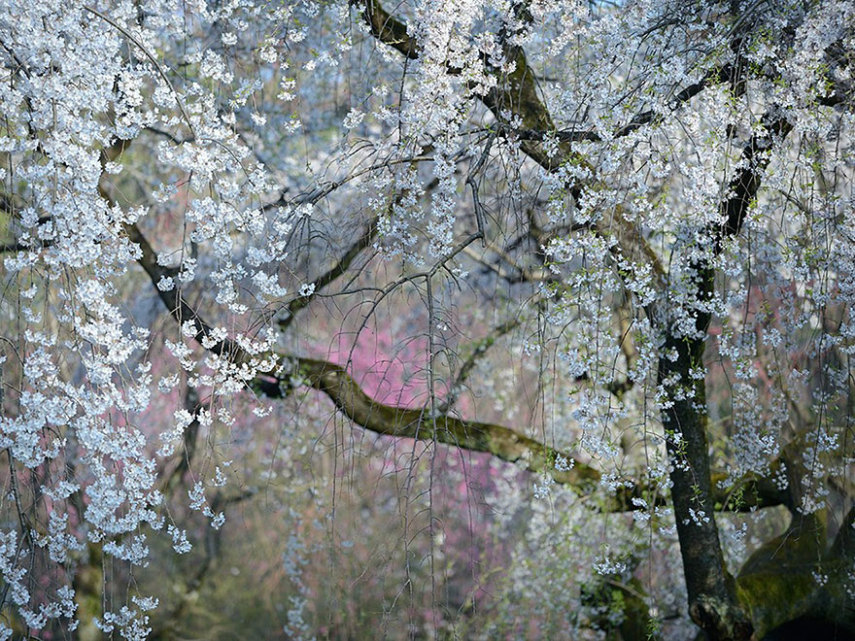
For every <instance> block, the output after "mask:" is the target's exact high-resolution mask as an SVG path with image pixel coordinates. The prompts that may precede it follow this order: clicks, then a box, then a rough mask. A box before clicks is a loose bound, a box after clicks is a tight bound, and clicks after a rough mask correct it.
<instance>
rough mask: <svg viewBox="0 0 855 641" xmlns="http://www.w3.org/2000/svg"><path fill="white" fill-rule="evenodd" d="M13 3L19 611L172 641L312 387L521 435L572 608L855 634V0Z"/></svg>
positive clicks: (517, 487)
mask: <svg viewBox="0 0 855 641" xmlns="http://www.w3.org/2000/svg"><path fill="white" fill-rule="evenodd" d="M0 6H2V11H0V59H2V70H0V74H2V78H0V80H2V82H0V110H2V120H0V154H2V167H0V181H2V188H0V209H2V214H0V215H2V221H3V228H4V235H5V236H4V239H3V246H2V253H3V259H4V262H3V270H4V271H3V296H2V299H0V309H2V321H0V346H2V354H3V356H2V360H0V367H2V373H0V375H1V376H2V387H0V393H2V419H0V445H2V448H3V452H2V460H3V472H2V481H3V490H4V494H3V499H2V502H0V512H2V519H0V576H2V592H0V608H2V612H3V615H4V618H3V620H4V623H3V628H2V629H3V635H2V638H11V637H13V636H14V637H15V638H27V635H28V634H34V635H35V634H39V633H40V632H42V631H53V632H52V633H53V634H59V633H60V632H61V633H62V634H66V635H77V636H78V637H79V638H81V639H94V638H99V636H100V635H102V634H106V635H114V636H115V635H121V636H122V637H123V638H127V639H144V638H147V637H149V636H150V635H151V636H154V637H163V638H169V634H170V628H169V626H168V625H167V624H164V623H159V621H164V620H166V619H164V618H163V617H164V616H166V618H167V619H168V615H169V616H177V615H178V614H180V611H181V609H182V608H183V607H185V604H186V602H187V599H189V598H190V597H189V595H190V594H191V593H192V592H193V591H194V590H195V589H196V588H197V587H198V585H199V584H200V582H201V581H203V580H204V577H205V574H206V572H207V571H208V569H209V567H210V566H211V563H212V562H213V558H214V556H215V555H216V550H217V547H218V543H217V541H218V540H219V539H218V537H219V536H220V534H219V533H220V532H221V528H225V529H228V528H229V527H231V525H230V524H229V522H228V519H227V514H228V510H229V509H230V506H234V505H236V504H239V503H240V502H242V501H246V500H252V496H253V495H254V493H255V492H256V490H255V489H254V488H257V486H258V483H259V481H258V480H257V479H253V478H251V477H252V475H253V474H255V473H257V472H258V471H259V470H260V469H262V468H263V464H261V463H259V465H258V466H256V467H255V468H252V467H250V466H246V467H244V468H241V470H242V471H241V472H240V473H238V472H237V471H236V470H237V469H238V467H239V466H240V464H239V463H236V462H235V459H234V455H233V454H230V453H229V448H230V447H232V446H233V445H234V444H235V443H236V442H248V443H251V445H252V448H249V450H250V451H257V452H262V451H265V452H266V453H265V454H264V455H263V456H261V455H259V458H258V460H259V461H261V460H262V459H263V460H264V461H268V464H269V461H272V460H274V459H276V458H277V456H278V457H279V460H280V461H281V460H283V456H284V454H283V453H282V452H281V451H279V450H278V449H277V448H278V441H277V445H276V446H274V447H271V438H272V437H271V434H270V432H269V431H267V430H266V429H261V428H260V427H259V426H260V425H262V424H263V425H269V424H270V422H271V421H274V422H276V423H277V424H286V425H288V427H287V429H288V430H291V429H292V428H291V427H290V426H291V425H298V424H300V421H301V420H303V418H301V416H302V413H303V412H310V411H311V412H313V413H314V414H318V415H323V414H326V415H327V416H332V415H336V416H338V417H340V418H342V419H343V420H344V423H340V424H337V426H336V427H335V443H336V452H337V453H339V452H340V451H341V450H340V449H339V448H340V447H341V448H343V444H344V443H346V442H347V439H348V438H354V437H353V436H352V435H353V434H360V433H362V434H371V435H375V436H376V438H378V439H380V438H382V439H385V442H391V443H395V444H396V447H397V446H402V447H403V449H402V450H400V451H401V452H403V451H407V452H409V454H410V460H411V461H412V463H411V464H410V467H409V468H408V469H409V470H410V473H409V476H408V478H410V479H411V480H412V479H414V478H415V475H416V471H415V470H416V468H417V467H418V466H419V465H420V464H421V463H424V461H425V460H427V463H424V465H423V467H426V468H428V469H427V470H426V471H425V470H423V472H424V473H425V474H427V477H428V485H427V489H426V490H425V492H424V495H423V497H422V494H418V496H420V497H422V498H419V499H418V500H420V501H421V500H424V501H426V504H425V505H426V507H425V510H427V511H428V512H429V513H430V510H432V509H433V507H432V506H433V505H434V504H433V499H434V496H435V495H434V491H435V490H436V488H437V487H438V484H440V483H441V480H440V479H441V478H442V476H443V475H444V474H448V473H449V472H447V470H446V469H445V467H444V465H445V463H443V461H445V460H446V459H447V458H448V453H449V452H457V453H467V455H468V454H469V453H481V456H480V458H477V459H466V460H477V461H480V463H479V464H485V463H484V461H487V463H486V464H487V465H490V466H492V467H491V468H490V469H493V470H496V469H505V470H507V471H508V474H509V476H507V477H506V478H505V481H507V480H508V479H511V480H512V482H511V483H508V482H502V483H498V482H496V483H493V484H492V485H490V487H489V488H488V489H492V490H494V492H495V493H494V495H491V496H490V497H489V498H488V499H487V500H488V501H490V502H492V504H493V505H494V506H500V505H504V506H505V507H507V506H509V505H513V506H514V507H513V508H508V510H507V511H506V513H512V512H513V510H514V509H519V508H520V506H526V507H525V509H526V510H528V512H527V514H528V515H529V518H528V520H527V525H526V527H525V528H523V529H524V530H525V532H524V533H523V534H524V539H525V542H523V543H520V547H519V548H518V552H519V554H518V555H517V556H515V560H514V561H513V562H512V565H511V566H510V567H509V568H507V576H508V577H509V583H508V584H507V586H506V588H502V589H506V591H507V592H506V594H507V595H509V596H508V601H507V602H508V603H513V602H514V600H516V601H517V602H520V601H521V600H524V599H533V600H538V599H539V600H540V603H541V606H539V607H542V608H543V611H544V615H543V616H544V617H552V620H555V621H557V622H560V626H575V630H574V631H573V633H572V634H570V632H568V631H567V629H566V628H564V634H567V635H569V636H574V637H582V636H584V635H586V634H588V635H593V636H596V635H598V634H599V635H606V634H608V635H612V636H611V637H610V638H616V637H615V636H614V635H620V638H624V639H643V638H648V637H651V636H652V637H656V636H659V635H665V636H667V635H668V634H669V628H668V624H667V621H666V619H667V618H668V616H670V613H671V612H672V611H674V612H675V613H676V614H674V616H676V617H683V619H682V621H683V622H684V623H685V624H686V626H689V625H691V626H694V630H695V631H697V630H698V629H700V630H701V631H702V633H703V634H705V635H706V638H709V639H714V640H725V639H733V640H747V639H762V638H764V637H766V636H767V634H769V633H770V632H773V631H775V630H779V631H780V630H784V631H786V630H787V629H793V626H798V625H800V624H801V623H802V622H804V621H813V622H821V623H822V624H823V625H826V626H828V628H829V629H833V630H837V631H838V633H839V634H843V633H844V632H845V633H847V634H852V633H853V632H855V607H853V602H854V601H855V561H853V559H855V507H853V482H852V471H853V463H854V462H855V461H853V451H855V450H853V438H855V433H853V416H855V389H853V384H855V379H853V371H852V363H851V361H850V355H851V354H852V353H853V350H855V324H853V319H852V318H851V312H850V309H851V308H852V307H853V304H855V300H853V299H855V271H853V270H855V214H853V203H855V200H853V198H855V195H853V182H852V178H853V176H852V173H853V163H855V156H853V146H852V140H853V126H855V118H853V106H855V103H853V93H852V92H853V85H852V78H853V75H852V74H853V65H855V60H853V53H852V52H853V51H855V3H853V2H851V1H850V0H826V1H823V2H819V1H818V0H812V1H811V0H808V1H803V0H802V1H798V2H796V1H795V0H730V1H729V2H723V1H722V2H714V1H713V0H697V1H694V0H668V1H665V2H660V1H651V0H636V1H627V2H615V3H607V2H582V1H580V0H560V1H559V0H551V1H549V2H542V1H535V0H517V1H513V0H444V1H442V2H439V1H437V0H405V1H403V2H399V3H390V2H381V1H380V0H351V1H350V2H339V1H337V0H334V1H330V2H315V1H312V0H301V1H299V2H298V1H294V2H259V1H257V0H228V1H225V0H224V1H217V2H213V1H211V2H205V1H202V0H182V1H181V2H173V1H172V0H136V1H133V2H132V1H130V0H95V1H93V2H90V3H80V2H66V1H65V0H38V1H37V2H32V1H22V0H0ZM330 319H334V321H333V322H331V321H330ZM372 336H373V338H371V337H372ZM372 340H373V341H374V343H373V345H374V349H373V351H372V349H371V348H370V347H366V346H367V345H370V344H372V343H371V341H372ZM366 341H368V342H366ZM384 341H385V342H384ZM380 343H382V344H383V347H382V349H381V348H378V347H377V346H378V345H380ZM390 363H392V364H394V367H393V368H392V369H395V368H399V369H398V370H395V372H394V373H391V370H390V367H389V366H390ZM395 363H397V364H395ZM318 404H320V405H318ZM310 406H311V407H312V408H314V409H311V410H310V409H309V407H310ZM238 408H242V409H238ZM164 417H166V418H164ZM314 420H322V419H321V418H318V417H316V418H315V419H314ZM265 421H266V422H265ZM340 427H342V428H346V429H339V428H340ZM283 429H286V428H283ZM345 432H347V434H350V435H351V436H345ZM287 434H288V435H289V436H287V437H286V439H293V442H297V439H299V436H298V435H297V434H296V432H292V431H288V432H287ZM265 448H268V449H269V450H270V451H269V452H268V451H266V450H265ZM474 455H475V454H473V456H474ZM265 457H266V458H265ZM425 457H427V459H425ZM285 460H287V458H286V459H285ZM461 460H462V459H461ZM419 461H421V463H419ZM293 467H294V469H293V470H292V471H293V474H292V477H291V478H293V482H294V483H297V482H298V481H299V479H300V477H301V475H308V474H314V471H313V470H311V469H303V468H300V467H299V466H297V465H296V463H295V464H294V466H293ZM522 470H524V471H525V473H523V472H522ZM333 474H334V472H333ZM464 476H465V475H464ZM488 485H489V484H488ZM413 487H414V485H413V484H411V483H410V482H409V481H408V482H407V484H406V487H405V488H404V491H405V492H406V491H407V490H408V489H409V490H413ZM416 494H417V493H416V492H415V491H414V490H413V494H412V496H416ZM409 495H410V494H408V496H409ZM436 496H439V493H437V494H436ZM424 497H426V498H424ZM414 500H415V499H414ZM437 500H438V499H437ZM286 508H287V506H286V505H284V504H283V509H286ZM502 510H504V508H502V509H499V508H498V507H496V512H497V514H499V513H504V512H503V511H502ZM405 512H406V510H405ZM194 514H195V515H197V517H202V518H204V519H205V521H206V524H205V526H204V527H203V528H202V530H204V532H205V533H206V534H204V535H202V538H205V537H207V538H205V540H206V541H207V543H205V544H204V546H203V547H204V548H205V550H206V551H207V553H206V556H205V560H204V561H203V562H202V563H201V564H199V565H198V566H197V567H196V568H195V569H194V570H193V571H192V573H190V574H188V575H187V576H186V577H184V582H183V583H182V585H183V587H182V591H183V592H182V594H184V595H185V596H186V597H187V599H184V598H183V597H182V599H183V600H182V599H179V600H178V601H177V602H176V605H175V606H174V607H173V608H172V610H171V612H167V613H164V608H163V607H158V603H157V600H156V599H155V598H153V596H152V595H151V594H146V593H145V591H143V590H139V589H137V587H138V585H137V583H136V580H135V579H134V577H135V576H136V574H134V572H141V573H143V574H141V575H140V576H143V575H144V569H145V567H146V565H147V564H148V563H149V562H150V560H151V558H152V555H153V552H152V549H153V546H160V547H162V546H161V545H160V543H158V542H159V541H167V542H168V543H169V544H170V545H171V546H172V549H173V550H174V553H175V554H178V555H180V554H185V553H188V552H190V550H191V549H192V547H193V540H196V539H198V538H199V537H197V536H195V535H194V532H193V531H192V530H193V528H194V527H197V526H193V525H191V524H192V523H193V522H194V521H193V518H194V517H193V515H194ZM769 514H773V515H776V516H774V517H767V516H764V515H769ZM763 519H766V521H765V523H767V526H761V525H758V524H759V523H761V522H764V521H763ZM776 519H777V521H776ZM439 521H440V519H435V518H433V517H430V518H428V521H427V525H426V526H425V527H426V530H427V531H428V534H429V539H430V544H429V549H428V551H427V558H428V560H429V562H428V564H427V566H426V567H429V568H430V569H431V571H430V572H429V573H428V574H429V575H430V576H436V572H435V571H434V570H435V565H434V564H435V562H436V559H437V558H438V556H439V555H441V553H442V548H443V546H448V545H450V543H448V542H446V543H436V541H438V540H440V539H441V538H443V537H444V536H445V533H444V532H443V530H442V525H441V524H440V523H439ZM779 521H780V523H781V525H780V527H778V528H777V529H775V527H774V526H775V523H777V522H779ZM196 522H197V523H198V520H197V521H196ZM595 523H596V524H598V525H597V526H592V525H591V524H595ZM599 526H601V527H602V528H603V529H604V531H605V532H607V533H608V534H607V536H604V537H597V536H592V535H591V533H590V532H589V531H586V528H590V527H599ZM234 527H240V526H239V525H235V526H234ZM366 527H367V526H366ZM188 530H191V531H189V532H188ZM350 546H352V542H351V543H350V544H349V545H347V546H344V547H343V548H342V549H341V550H340V551H339V552H340V553H342V554H346V549H348V548H349V547H350ZM160 547H158V549H160ZM306 554H307V553H306V551H305V549H303V548H301V544H300V543H299V540H298V539H297V538H293V539H292V540H291V542H289V545H288V553H287V554H286V555H285V558H284V562H285V564H286V566H288V567H290V568H291V571H292V575H293V576H295V577H297V579H299V577H300V576H301V570H300V567H301V564H303V563H304V562H305V557H306ZM669 568H672V569H673V572H671V571H670V569H669ZM408 576H409V575H408ZM122 581H124V583H122ZM299 581H300V585H301V586H303V588H302V589H303V592H301V594H302V595H303V596H302V597H301V599H302V600H300V599H297V600H296V601H295V606H294V608H292V612H291V614H292V615H293V616H290V618H289V624H288V626H286V633H287V634H289V635H290V636H293V637H295V638H296V637H298V636H305V637H311V636H313V635H320V634H322V633H320V632H318V631H312V630H311V629H310V626H309V625H308V624H307V623H306V622H305V621H303V620H302V619H301V618H300V608H301V607H303V605H305V603H306V602H307V601H308V599H309V598H310V596H311V595H310V594H309V591H310V590H309V588H308V587H307V586H308V582H307V580H306V581H304V580H303V579H299ZM121 585H124V586H125V587H118V586H121ZM128 585H131V586H133V589H129V588H128V587H127V586H128ZM549 586H552V587H549ZM556 586H557V587H556ZM675 603H676V605H673V604H675ZM521 616H522V618H527V616H526V615H523V614H522V613H519V612H516V613H515V612H514V611H513V608H512V607H511V608H505V609H502V608H499V607H498V606H497V607H496V608H494V609H493V610H490V609H489V608H487V610H486V614H485V615H484V616H483V617H482V618H480V619H477V622H478V625H479V626H482V627H481V629H480V630H475V631H472V634H473V636H476V635H477V634H483V635H490V634H493V633H495V634H496V636H498V635H500V634H501V631H502V630H506V631H507V630H516V631H515V632H514V633H513V634H514V635H516V636H525V635H526V634H530V635H535V634H536V633H534V632H531V631H530V630H526V629H523V628H519V627H516V628H514V627H513V626H514V625H517V623H515V622H518V620H519V618H520V617H521ZM686 616H688V617H689V619H690V621H691V624H689V622H688V621H689V619H686V618H685V617H686ZM158 617H161V618H160V619H159V618H158ZM474 620H476V619H473V621H474ZM491 626H493V627H491ZM502 626H506V627H502ZM788 626H789V627H788ZM679 630H681V631H682V632H683V633H685V630H686V627H685V626H684V627H683V628H680V629H679ZM58 631H59V632H58ZM778 633H781V632H778ZM561 634H562V632H561V631H560V630H556V631H555V632H554V636H561ZM674 634H676V632H674ZM44 638H46V637H44ZM54 638H58V637H54ZM115 638H118V637H115Z"/></svg>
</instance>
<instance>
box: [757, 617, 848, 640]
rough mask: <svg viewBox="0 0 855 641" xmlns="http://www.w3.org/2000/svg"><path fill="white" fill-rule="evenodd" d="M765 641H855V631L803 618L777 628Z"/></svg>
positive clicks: (838, 625)
mask: <svg viewBox="0 0 855 641" xmlns="http://www.w3.org/2000/svg"><path fill="white" fill-rule="evenodd" d="M763 641H855V630H853V629H852V628H849V627H846V626H842V625H840V624H837V623H833V622H830V621H825V620H822V619H814V618H810V617H802V618H801V619H796V620H795V621H790V622H789V623H785V624H784V625H782V626H781V627H779V628H775V629H774V630H772V631H771V632H770V633H769V634H767V635H766V636H765V637H763Z"/></svg>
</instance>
